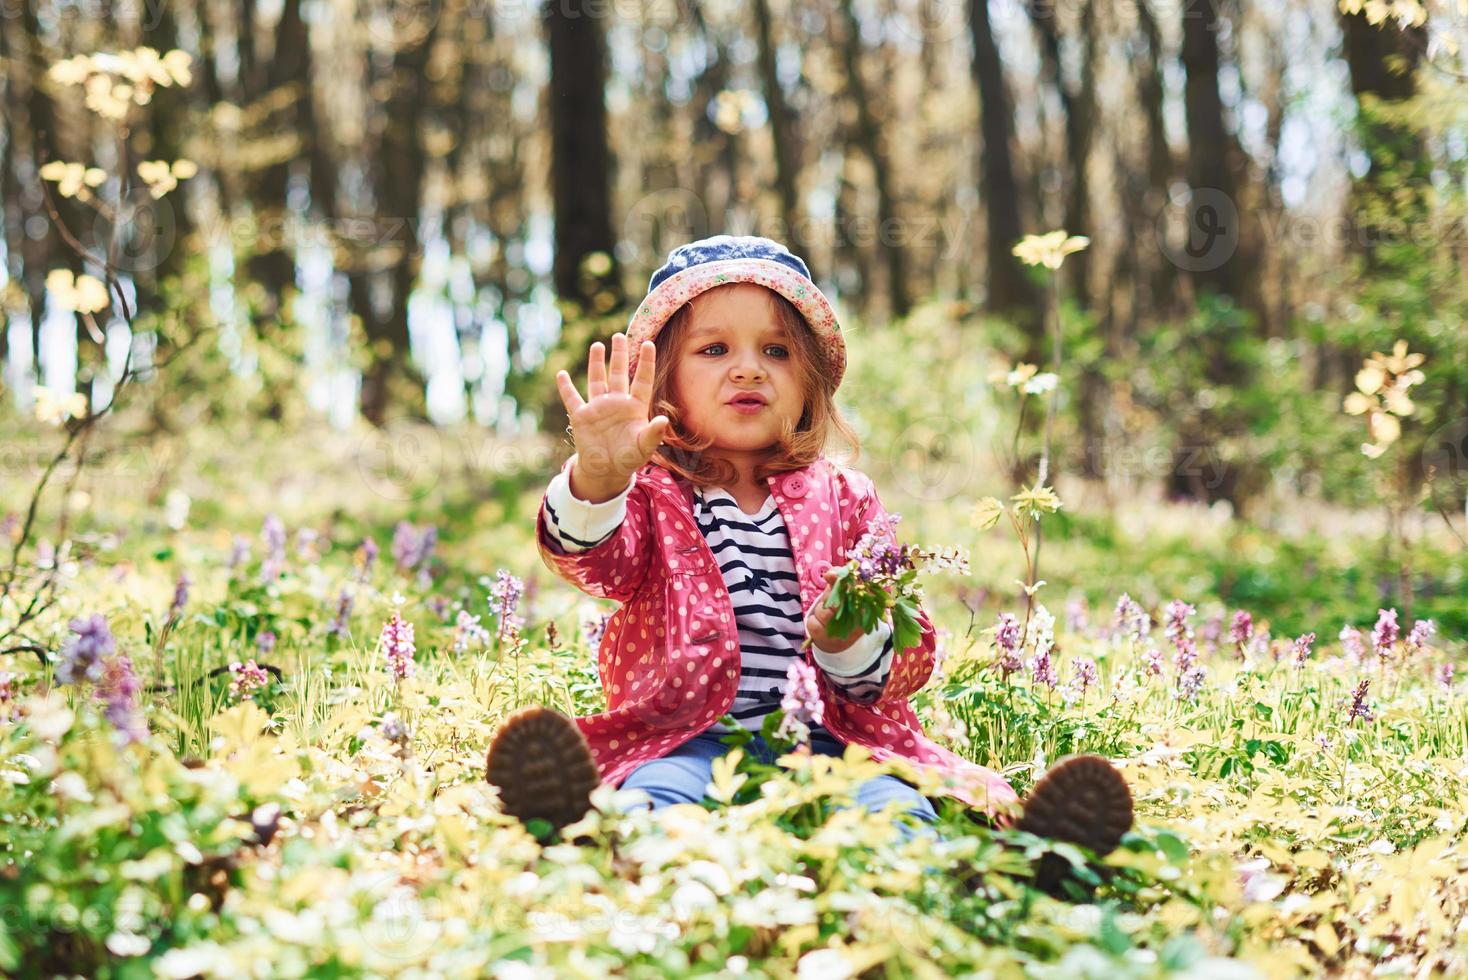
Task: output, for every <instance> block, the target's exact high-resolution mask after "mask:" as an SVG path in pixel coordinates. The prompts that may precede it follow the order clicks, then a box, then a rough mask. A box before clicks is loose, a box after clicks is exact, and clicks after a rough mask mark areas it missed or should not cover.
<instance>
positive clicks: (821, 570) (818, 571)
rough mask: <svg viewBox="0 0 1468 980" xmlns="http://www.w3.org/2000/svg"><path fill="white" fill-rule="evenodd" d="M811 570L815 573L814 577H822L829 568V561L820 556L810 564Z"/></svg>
mask: <svg viewBox="0 0 1468 980" xmlns="http://www.w3.org/2000/svg"><path fill="white" fill-rule="evenodd" d="M811 570H812V571H813V572H814V573H815V577H816V578H817V579H818V580H819V579H823V578H824V577H825V574H826V573H827V572H829V571H830V570H831V563H830V562H828V561H826V559H824V558H822V559H821V560H820V561H818V562H816V563H815V564H814V565H812V566H811Z"/></svg>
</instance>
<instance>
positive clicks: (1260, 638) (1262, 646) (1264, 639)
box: [1249, 628, 1279, 660]
mask: <svg viewBox="0 0 1468 980" xmlns="http://www.w3.org/2000/svg"><path fill="white" fill-rule="evenodd" d="M1249 653H1250V654H1252V655H1254V656H1256V657H1262V656H1263V655H1264V654H1266V653H1269V654H1272V655H1273V656H1274V659H1275V660H1278V659H1279V651H1278V650H1276V649H1275V648H1274V641H1273V639H1272V638H1271V636H1270V634H1269V630H1268V629H1265V628H1259V629H1256V630H1254V636H1253V637H1252V638H1251V639H1250V640H1249Z"/></svg>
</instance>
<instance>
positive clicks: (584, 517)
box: [535, 455, 656, 602]
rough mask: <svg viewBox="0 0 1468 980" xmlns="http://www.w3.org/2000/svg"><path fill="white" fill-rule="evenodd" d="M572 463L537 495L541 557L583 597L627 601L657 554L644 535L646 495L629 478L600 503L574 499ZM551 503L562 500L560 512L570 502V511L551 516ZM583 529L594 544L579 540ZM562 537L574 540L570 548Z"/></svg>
mask: <svg viewBox="0 0 1468 980" xmlns="http://www.w3.org/2000/svg"><path fill="white" fill-rule="evenodd" d="M575 462H576V457H575V456H574V455H573V456H572V457H571V458H570V459H568V460H566V463H565V465H564V466H562V467H561V471H560V472H559V473H558V474H557V475H556V476H555V477H554V478H553V479H552V480H551V485H550V486H549V487H547V489H546V492H545V494H544V496H542V497H541V501H540V510H539V512H538V513H537V514H536V518H535V525H536V526H535V538H536V543H537V545H538V546H539V548H540V556H541V558H542V559H543V560H544V561H545V563H546V565H547V566H549V567H550V569H551V571H553V572H555V573H556V574H557V575H559V576H560V577H561V578H563V579H565V580H566V581H567V582H569V583H571V584H572V585H574V586H576V588H578V589H580V590H581V591H582V592H585V593H586V594H587V595H590V596H595V597H596V598H598V599H611V600H614V601H616V602H627V601H628V600H630V599H631V598H632V596H634V595H635V594H636V593H637V591H638V590H639V589H641V588H642V585H643V583H644V582H645V581H646V579H647V575H648V570H649V567H650V565H651V561H652V552H653V551H655V550H656V546H655V544H654V542H653V541H652V540H651V535H650V534H649V532H648V529H649V526H650V524H651V522H652V514H651V506H650V502H649V499H648V495H647V492H646V491H645V490H643V489H640V488H639V487H638V486H637V478H636V476H634V477H633V478H632V483H631V484H629V485H628V488H627V490H625V491H623V492H622V493H621V494H619V495H618V496H617V497H614V498H613V499H612V500H610V501H606V502H605V504H588V503H587V502H585V501H580V500H577V499H576V498H575V497H573V496H572V495H571V493H570V486H569V480H570V475H571V467H572V465H573V464H574V463H575ZM561 484H565V485H564V486H562V485H561ZM556 500H560V501H562V502H563V503H562V510H566V509H567V508H566V506H565V502H570V503H571V504H572V507H571V508H570V510H571V513H565V514H563V513H556V516H555V518H554V519H553V518H551V516H550V514H551V508H553V507H554V506H555V501H556ZM617 512H620V521H618V522H617V523H616V524H615V526H614V527H611V528H607V525H611V524H612V522H613V521H614V520H616V518H617ZM587 528H591V529H592V530H593V531H594V532H595V533H594V535H593V538H594V540H588V538H586V537H583V536H582V535H584V534H585V533H586V529H587ZM578 530H579V531H580V532H581V534H578V533H577V532H578ZM567 535H570V538H571V539H575V541H576V543H575V544H574V545H573V546H572V547H571V548H568V547H566V546H565V545H563V544H562V543H561V541H562V539H563V538H564V537H565V536H567Z"/></svg>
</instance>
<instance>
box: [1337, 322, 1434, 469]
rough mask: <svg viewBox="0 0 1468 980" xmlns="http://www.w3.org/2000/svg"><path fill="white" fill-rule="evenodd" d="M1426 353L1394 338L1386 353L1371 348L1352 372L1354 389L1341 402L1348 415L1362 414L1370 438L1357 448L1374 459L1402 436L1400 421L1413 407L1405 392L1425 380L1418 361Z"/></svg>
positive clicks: (1415, 407) (1421, 360)
mask: <svg viewBox="0 0 1468 980" xmlns="http://www.w3.org/2000/svg"><path fill="white" fill-rule="evenodd" d="M1425 360H1426V357H1425V356H1424V355H1422V354H1413V353H1411V352H1409V351H1408V349H1407V341H1405V340H1398V341H1397V342H1396V344H1395V345H1394V346H1393V348H1392V352H1391V353H1390V354H1383V353H1381V351H1376V352H1374V353H1373V354H1372V355H1371V356H1370V357H1368V358H1366V360H1365V361H1364V362H1363V363H1362V365H1361V370H1359V371H1357V372H1356V390H1355V391H1353V392H1351V393H1350V394H1349V395H1347V396H1346V398H1345V401H1344V402H1343V403H1342V406H1341V407H1342V408H1344V409H1345V411H1346V414H1348V415H1365V416H1366V432H1367V435H1368V437H1369V438H1370V440H1371V441H1370V442H1366V443H1362V445H1361V452H1362V453H1364V454H1365V455H1366V456H1367V457H1369V458H1371V459H1376V458H1377V457H1379V456H1381V455H1382V454H1383V453H1385V452H1386V451H1387V449H1388V448H1390V447H1391V445H1392V443H1394V442H1396V441H1397V440H1398V439H1400V438H1401V436H1402V423H1401V422H1400V421H1399V419H1402V418H1406V417H1407V416H1409V415H1411V414H1412V413H1413V412H1415V411H1416V410H1417V406H1416V405H1414V404H1413V403H1412V398H1411V396H1410V394H1409V392H1410V391H1411V389H1412V386H1413V385H1419V384H1421V383H1422V382H1423V381H1425V380H1426V375H1424V374H1423V373H1422V372H1421V371H1419V370H1418V369H1417V368H1418V365H1420V364H1422V362H1423V361H1425Z"/></svg>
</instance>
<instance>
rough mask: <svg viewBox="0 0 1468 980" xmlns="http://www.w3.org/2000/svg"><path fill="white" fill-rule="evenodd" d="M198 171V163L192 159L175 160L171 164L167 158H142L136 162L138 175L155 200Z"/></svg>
mask: <svg viewBox="0 0 1468 980" xmlns="http://www.w3.org/2000/svg"><path fill="white" fill-rule="evenodd" d="M198 172H199V165H198V164H196V163H194V161H192V160H175V161H174V162H173V163H172V164H170V163H169V162H168V161H167V160H144V161H143V162H142V163H140V164H138V176H139V177H141V178H142V180H143V183H145V184H147V185H148V193H149V194H151V195H153V199H154V200H155V201H156V200H157V199H158V198H160V197H162V196H163V195H164V194H167V193H168V192H169V191H171V190H173V189H174V188H175V187H177V186H178V182H179V181H180V180H187V179H188V178H190V177H192V176H194V175H195V174H197V173H198Z"/></svg>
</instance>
